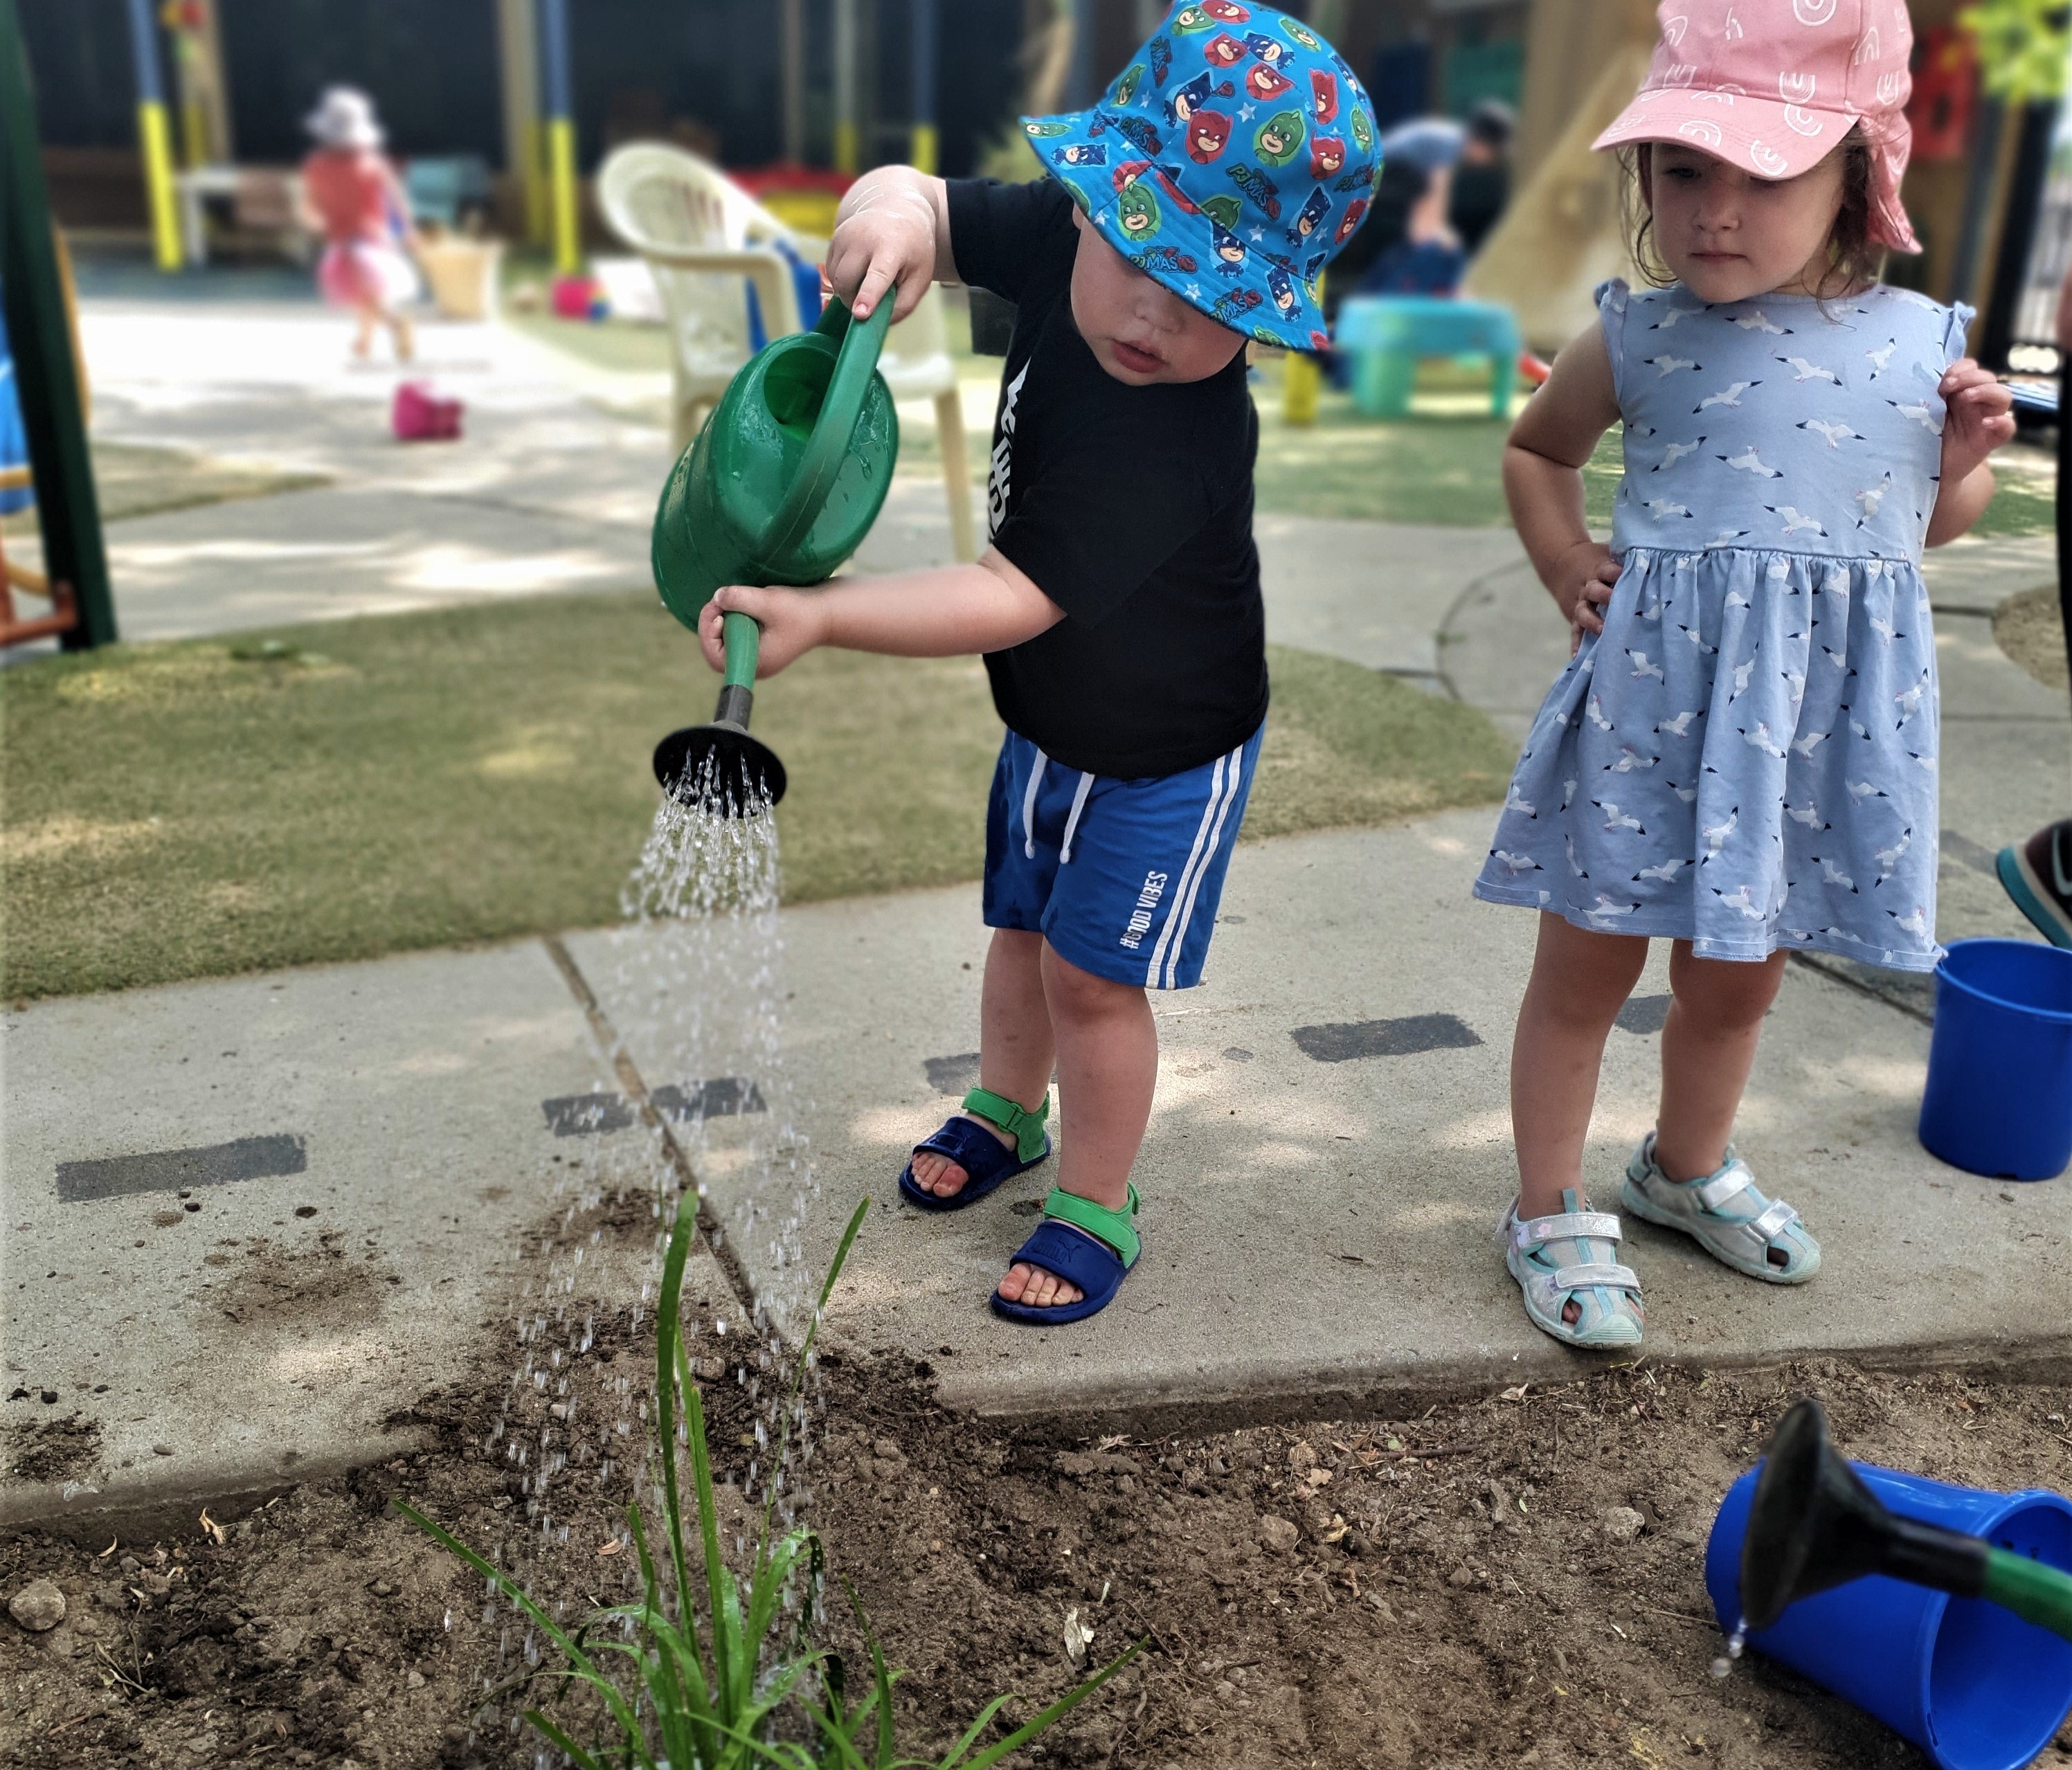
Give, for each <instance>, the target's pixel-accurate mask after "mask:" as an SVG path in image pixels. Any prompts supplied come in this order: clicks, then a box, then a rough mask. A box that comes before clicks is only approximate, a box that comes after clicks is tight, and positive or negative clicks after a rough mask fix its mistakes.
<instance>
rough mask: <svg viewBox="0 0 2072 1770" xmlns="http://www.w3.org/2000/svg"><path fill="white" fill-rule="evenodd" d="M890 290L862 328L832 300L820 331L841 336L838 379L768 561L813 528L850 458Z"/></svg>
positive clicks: (769, 545) (776, 521)
mask: <svg viewBox="0 0 2072 1770" xmlns="http://www.w3.org/2000/svg"><path fill="white" fill-rule="evenodd" d="M893 293H894V291H893V290H886V294H885V295H882V296H880V297H879V298H878V306H877V307H876V308H875V309H874V310H873V311H872V313H871V315H870V318H868V319H866V320H865V321H864V322H862V324H861V325H860V326H859V325H858V324H857V323H856V322H855V321H854V319H853V318H852V317H851V315H850V314H849V308H848V306H847V305H846V304H845V302H843V301H842V300H841V298H840V297H838V296H837V297H832V298H829V300H828V306H827V311H826V312H824V314H821V315H820V323H819V324H818V325H817V326H815V327H814V328H813V330H814V331H816V332H823V333H828V334H833V335H839V336H840V337H841V354H840V355H838V356H837V358H836V359H835V372H834V377H833V380H830V381H829V382H828V391H827V396H826V397H825V398H824V399H823V400H821V402H820V417H819V418H818V419H817V420H816V421H815V423H814V425H813V433H812V437H810V438H808V441H807V443H806V452H805V454H804V455H803V456H801V457H800V461H799V470H798V473H797V474H796V476H795V477H794V478H793V479H792V481H791V489H790V490H789V491H787V492H786V493H785V494H784V502H783V503H781V504H779V506H778V507H777V514H776V515H775V516H773V517H771V519H770V526H769V528H767V529H766V530H764V531H763V536H762V538H761V540H759V542H758V543H757V545H756V551H757V552H758V553H759V554H760V555H761V556H762V557H763V558H764V559H768V558H770V557H771V556H773V555H775V554H777V553H780V552H783V551H784V550H785V549H786V548H788V547H790V546H791V544H793V543H794V542H796V540H798V539H799V537H800V536H802V535H804V533H805V532H806V531H807V530H808V528H812V525H813V522H814V520H815V519H816V518H817V517H818V516H819V515H820V508H821V506H822V505H824V503H826V502H827V498H828V493H829V492H830V491H833V489H834V483H835V479H836V478H837V475H838V474H840V473H841V470H842V463H843V462H845V461H846V460H847V459H848V458H849V437H850V435H851V434H852V433H853V432H854V430H855V429H856V421H857V419H858V418H859V417H861V416H862V415H863V402H864V400H865V397H866V396H868V395H869V393H870V378H871V376H873V375H874V374H875V373H877V372H878V352H879V351H882V349H883V348H884V347H885V334H886V330H887V329H888V328H889V327H890V326H891V324H892V308H893V303H892V302H890V300H888V299H887V298H886V296H890V294H893Z"/></svg>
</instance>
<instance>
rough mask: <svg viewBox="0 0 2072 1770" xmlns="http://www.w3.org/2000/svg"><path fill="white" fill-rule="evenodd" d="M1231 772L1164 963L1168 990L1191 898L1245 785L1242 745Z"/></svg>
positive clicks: (1189, 914) (1199, 886)
mask: <svg viewBox="0 0 2072 1770" xmlns="http://www.w3.org/2000/svg"><path fill="white" fill-rule="evenodd" d="M1229 762H1230V773H1229V774H1228V776H1227V779H1226V782H1225V786H1224V791H1223V803H1221V804H1220V805H1219V806H1218V807H1216V822H1215V828H1213V829H1211V831H1210V832H1209V845H1208V848H1207V850H1206V851H1204V852H1203V853H1202V864H1200V865H1199V866H1198V867H1197V868H1195V869H1194V878H1193V880H1192V881H1191V882H1190V884H1189V885H1188V886H1187V901H1186V905H1185V906H1183V907H1182V910H1181V911H1180V936H1179V938H1178V939H1177V940H1175V941H1174V942H1173V951H1172V953H1171V955H1170V957H1169V958H1168V959H1166V962H1165V987H1166V988H1168V989H1171V988H1173V987H1174V984H1175V983H1176V982H1177V981H1178V977H1179V973H1180V953H1181V951H1182V948H1183V947H1186V944H1187V925H1188V923H1189V922H1192V921H1193V920H1194V899H1195V897H1196V896H1197V895H1198V893H1199V892H1200V891H1201V889H1202V880H1203V879H1204V878H1206V877H1207V876H1208V871H1209V864H1210V863H1211V861H1213V860H1215V857H1216V848H1217V847H1218V845H1219V844H1220V843H1221V842H1222V840H1223V822H1224V819H1227V817H1229V815H1230V808H1231V807H1232V806H1233V805H1235V804H1236V803H1237V796H1238V794H1239V791H1242V790H1243V788H1244V749H1243V747H1242V746H1240V747H1239V748H1238V749H1234V750H1232V751H1231V753H1230V757H1229Z"/></svg>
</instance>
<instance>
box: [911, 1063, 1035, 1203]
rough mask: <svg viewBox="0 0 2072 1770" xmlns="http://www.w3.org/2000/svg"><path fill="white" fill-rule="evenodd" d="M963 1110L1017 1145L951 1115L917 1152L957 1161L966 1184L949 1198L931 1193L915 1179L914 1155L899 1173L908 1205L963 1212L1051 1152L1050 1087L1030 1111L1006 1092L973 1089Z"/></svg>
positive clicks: (915, 1149) (966, 1099) (917, 1145)
mask: <svg viewBox="0 0 2072 1770" xmlns="http://www.w3.org/2000/svg"><path fill="white" fill-rule="evenodd" d="M964 1111H966V1112H968V1113H972V1114H975V1115H976V1116H977V1117H979V1118H981V1119H985V1121H986V1123H987V1124H995V1125H998V1126H999V1127H1000V1128H1001V1130H1002V1131H1005V1132H1006V1133H1007V1134H1008V1136H1010V1137H1012V1138H1013V1140H1014V1147H1013V1148H1012V1149H1010V1148H1008V1147H1007V1146H1006V1145H1005V1144H1003V1143H1002V1142H1001V1140H999V1138H997V1137H996V1136H993V1133H992V1132H991V1131H988V1130H986V1129H985V1127H984V1126H981V1125H975V1124H973V1123H972V1122H971V1120H970V1119H965V1118H961V1117H960V1118H955V1119H949V1120H948V1121H947V1122H946V1123H944V1124H943V1128H942V1129H941V1130H940V1131H937V1132H936V1133H935V1136H932V1137H930V1138H929V1139H927V1141H925V1142H923V1143H917V1144H915V1145H914V1154H915V1155H916V1156H918V1155H919V1154H921V1153H922V1152H923V1151H924V1150H925V1151H927V1152H928V1153H929V1154H931V1155H935V1156H942V1157H943V1159H944V1160H948V1161H953V1162H955V1163H956V1164H957V1166H958V1167H960V1168H963V1169H964V1185H963V1187H962V1188H961V1189H960V1190H958V1191H956V1192H954V1193H951V1194H950V1195H949V1196H948V1197H947V1198H945V1197H940V1196H939V1195H938V1194H936V1193H931V1192H930V1191H928V1190H927V1189H926V1188H925V1187H923V1185H921V1184H920V1183H919V1181H916V1180H915V1178H914V1164H913V1161H912V1160H911V1157H910V1158H909V1159H908V1161H907V1163H906V1172H903V1173H902V1174H901V1175H900V1177H899V1196H900V1197H902V1198H903V1199H905V1200H906V1202H907V1203H908V1204H910V1205H919V1207H920V1209H923V1210H924V1211H960V1210H962V1209H964V1206H965V1205H976V1203H977V1202H978V1201H980V1199H981V1198H984V1197H985V1196H986V1195H987V1194H988V1193H993V1192H997V1191H998V1190H999V1189H1000V1188H1001V1186H1003V1185H1005V1184H1006V1183H1007V1182H1008V1181H1010V1180H1012V1179H1013V1178H1014V1177H1015V1176H1016V1175H1017V1174H1026V1172H1028V1171H1029V1170H1030V1168H1034V1166H1035V1165H1036V1164H1037V1163H1038V1162H1039V1161H1042V1160H1044V1158H1045V1157H1046V1156H1048V1155H1049V1154H1050V1136H1049V1134H1048V1133H1047V1132H1046V1131H1045V1130H1044V1128H1043V1123H1044V1121H1045V1120H1046V1119H1048V1118H1049V1117H1050V1094H1049V1093H1048V1092H1047V1091H1046V1093H1045V1094H1044V1096H1043V1103H1042V1106H1040V1107H1038V1108H1037V1109H1036V1110H1035V1111H1034V1112H1031V1111H1029V1109H1028V1108H1027V1107H1024V1106H1022V1104H1021V1103H1019V1102H1017V1101H1013V1100H1010V1099H1008V1098H1007V1097H1006V1096H1005V1094H993V1093H991V1092H989V1090H986V1089H985V1088H973V1089H972V1090H971V1092H970V1093H968V1094H966V1095H965V1096H964Z"/></svg>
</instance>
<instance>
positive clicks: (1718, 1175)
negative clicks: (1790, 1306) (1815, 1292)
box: [1619, 1131, 1820, 1284]
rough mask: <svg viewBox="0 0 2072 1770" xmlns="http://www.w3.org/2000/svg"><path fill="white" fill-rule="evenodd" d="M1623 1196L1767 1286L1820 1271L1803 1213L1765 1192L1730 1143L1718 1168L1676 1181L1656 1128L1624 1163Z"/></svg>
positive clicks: (1640, 1212)
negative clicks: (1661, 1157)
mask: <svg viewBox="0 0 2072 1770" xmlns="http://www.w3.org/2000/svg"><path fill="white" fill-rule="evenodd" d="M1619 1200H1620V1202H1621V1203H1622V1204H1623V1205H1625V1206H1626V1209H1628V1210H1630V1211H1631V1212H1632V1213H1633V1214H1634V1216H1636V1217H1639V1218H1646V1220H1647V1221H1648V1222H1651V1223H1655V1224H1658V1225H1659V1226H1661V1227H1662V1228H1663V1229H1673V1230H1681V1231H1682V1232H1683V1234H1686V1235H1688V1236H1689V1237H1690V1238H1692V1241H1694V1242H1696V1243H1697V1244H1698V1245H1699V1246H1700V1247H1702V1248H1703V1249H1704V1250H1705V1251H1706V1252H1707V1253H1708V1254H1709V1255H1712V1258H1713V1259H1716V1260H1717V1261H1718V1262H1719V1263H1720V1264H1721V1265H1722V1266H1730V1267H1733V1269H1734V1270H1735V1271H1737V1272H1739V1273H1741V1274H1742V1275H1744V1276H1745V1277H1748V1278H1751V1279H1761V1280H1762V1282H1763V1283H1765V1284H1803V1283H1805V1282H1806V1281H1807V1279H1810V1278H1811V1277H1812V1276H1813V1275H1814V1274H1815V1272H1818V1271H1819V1270H1820V1244H1819V1242H1816V1241H1815V1240H1814V1239H1813V1237H1812V1235H1811V1233H1810V1232H1809V1231H1808V1230H1807V1227H1806V1226H1805V1225H1804V1224H1803V1222H1800V1221H1799V1213H1798V1212H1796V1211H1795V1210H1794V1209H1792V1208H1791V1207H1790V1205H1787V1204H1786V1203H1785V1202H1784V1201H1783V1200H1782V1199H1778V1200H1775V1201H1772V1200H1770V1199H1768V1198H1766V1197H1764V1196H1763V1194H1762V1189H1761V1188H1759V1187H1758V1186H1757V1185H1756V1183H1755V1176H1754V1175H1753V1174H1752V1173H1750V1172H1749V1168H1748V1164H1747V1163H1746V1162H1745V1161H1743V1160H1741V1157H1740V1156H1737V1155H1736V1154H1735V1153H1734V1146H1733V1144H1728V1145H1727V1159H1726V1160H1725V1161H1724V1162H1722V1163H1721V1164H1720V1166H1719V1168H1717V1169H1716V1171H1715V1172H1712V1173H1709V1174H1701V1175H1700V1176H1699V1177H1698V1178H1697V1179H1696V1180H1683V1181H1677V1180H1671V1178H1670V1177H1668V1175H1667V1174H1665V1173H1664V1172H1663V1171H1662V1169H1661V1168H1660V1167H1659V1165H1658V1164H1657V1163H1656V1161H1655V1133H1654V1132H1653V1131H1650V1132H1648V1134H1647V1135H1646V1136H1645V1137H1643V1138H1642V1139H1641V1140H1640V1147H1639V1148H1637V1149H1636V1150H1634V1152H1633V1160H1630V1161H1629V1162H1628V1163H1627V1164H1626V1181H1625V1184H1624V1185H1622V1186H1621V1187H1620V1189H1619ZM1779 1255H1782V1259H1779V1258H1778V1256H1779Z"/></svg>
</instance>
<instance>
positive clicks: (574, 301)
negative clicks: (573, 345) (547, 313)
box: [551, 277, 604, 319]
mask: <svg viewBox="0 0 2072 1770" xmlns="http://www.w3.org/2000/svg"><path fill="white" fill-rule="evenodd" d="M603 294H604V291H603V290H602V289H600V288H599V287H598V284H597V281H596V279H595V278H594V277H556V278H555V279H554V288H553V296H552V298H551V299H552V303H553V310H554V314H555V317H556V318H559V319H588V318H590V317H591V310H592V309H593V308H594V307H595V306H597V303H598V301H599V299H600V298H602V295H603Z"/></svg>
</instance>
